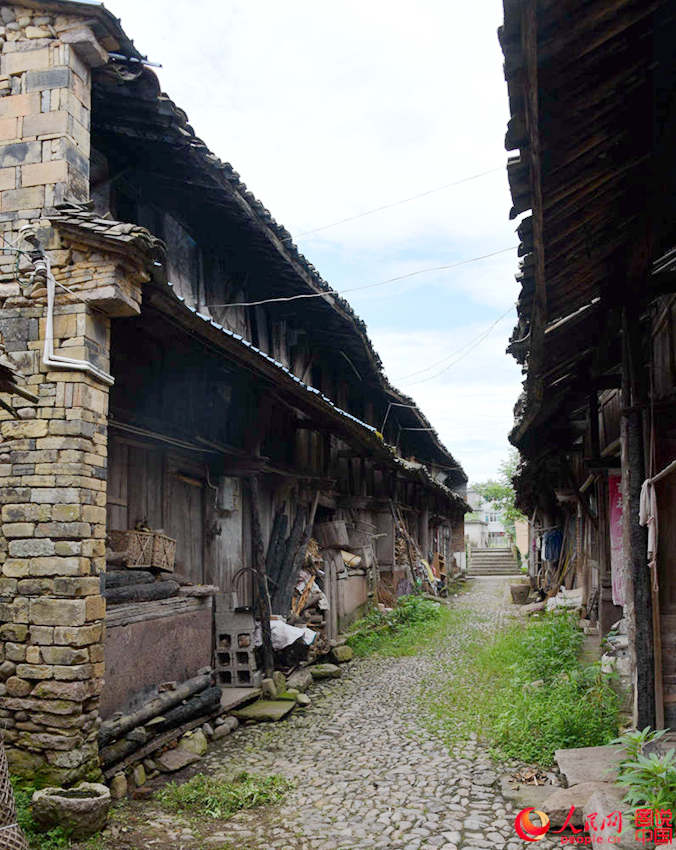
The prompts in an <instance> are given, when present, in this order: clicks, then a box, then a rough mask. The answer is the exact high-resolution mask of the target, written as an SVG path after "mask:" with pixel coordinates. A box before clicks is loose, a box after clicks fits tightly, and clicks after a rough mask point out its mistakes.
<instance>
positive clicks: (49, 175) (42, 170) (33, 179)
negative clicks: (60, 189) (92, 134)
mask: <svg viewBox="0 0 676 850" xmlns="http://www.w3.org/2000/svg"><path fill="white" fill-rule="evenodd" d="M67 179H68V165H67V163H66V162H64V160H53V161H51V162H37V163H35V164H34V165H24V166H22V168H21V185H22V186H42V185H44V184H45V183H60V182H64V181H65V180H67Z"/></svg>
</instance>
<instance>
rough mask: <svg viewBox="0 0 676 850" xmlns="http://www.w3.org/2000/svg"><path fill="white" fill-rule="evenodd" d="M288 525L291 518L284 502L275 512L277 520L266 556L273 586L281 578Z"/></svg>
mask: <svg viewBox="0 0 676 850" xmlns="http://www.w3.org/2000/svg"><path fill="white" fill-rule="evenodd" d="M288 525H289V519H288V517H287V515H286V504H283V505H282V506H281V507H280V508H279V509H278V511H277V513H276V514H275V521H274V522H273V524H272V531H271V533H270V542H269V543H268V553H267V555H266V557H265V573H266V575H267V577H268V582H272V584H273V586H276V584H277V581H278V578H279V569H280V566H281V560H282V556H283V554H284V539H285V536H286V530H287V528H288Z"/></svg>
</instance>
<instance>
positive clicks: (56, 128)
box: [0, 110, 69, 138]
mask: <svg viewBox="0 0 676 850" xmlns="http://www.w3.org/2000/svg"><path fill="white" fill-rule="evenodd" d="M68 119H69V115H68V113H67V112H66V111H65V110H64V111H57V112H40V113H36V114H35V115H26V116H25V118H24V119H23V136H24V138H26V137H28V136H56V135H63V134H65V133H67V132H68ZM0 137H1V136H0ZM8 138H14V137H13V136H9V137H8Z"/></svg>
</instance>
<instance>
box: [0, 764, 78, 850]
mask: <svg viewBox="0 0 676 850" xmlns="http://www.w3.org/2000/svg"><path fill="white" fill-rule="evenodd" d="M11 780H12V787H13V789H14V800H15V802H16V819H17V822H18V824H19V826H20V827H21V829H22V830H23V834H24V835H25V836H26V840H27V841H28V844H29V846H30V847H31V850H33V848H34V850H61V849H62V848H65V847H70V838H69V837H68V833H67V832H65V831H64V830H63V829H62V828H61V827H60V826H57V827H55V828H54V829H50V830H49V832H38V831H37V829H36V826H35V822H34V821H33V815H32V814H31V799H32V798H33V793H34V792H35V791H36V788H35V786H33V785H31V784H30V783H28V782H26V781H24V780H21V779H17V778H15V777H12V778H11ZM0 846H1V845H0Z"/></svg>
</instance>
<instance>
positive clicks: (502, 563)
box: [470, 561, 517, 569]
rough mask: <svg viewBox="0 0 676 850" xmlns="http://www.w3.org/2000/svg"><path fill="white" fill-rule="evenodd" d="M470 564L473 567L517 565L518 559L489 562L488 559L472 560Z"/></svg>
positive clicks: (491, 567)
mask: <svg viewBox="0 0 676 850" xmlns="http://www.w3.org/2000/svg"><path fill="white" fill-rule="evenodd" d="M470 565H471V566H472V567H488V568H490V569H493V568H494V567H496V568H498V567H516V565H517V564H516V561H491V562H489V563H487V562H486V561H471V562H470Z"/></svg>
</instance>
